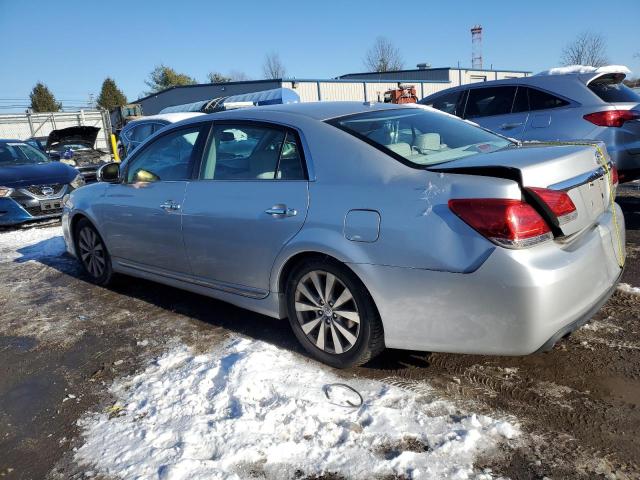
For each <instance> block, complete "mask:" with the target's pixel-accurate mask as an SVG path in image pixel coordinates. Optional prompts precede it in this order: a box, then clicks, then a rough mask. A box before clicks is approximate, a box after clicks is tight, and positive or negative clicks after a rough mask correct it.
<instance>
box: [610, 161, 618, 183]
mask: <svg viewBox="0 0 640 480" xmlns="http://www.w3.org/2000/svg"><path fill="white" fill-rule="evenodd" d="M609 171H610V172H611V183H613V184H614V185H618V183H620V178H619V177H618V168H617V167H616V166H615V165H611V169H610V170H609Z"/></svg>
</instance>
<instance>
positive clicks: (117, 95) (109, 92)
mask: <svg viewBox="0 0 640 480" xmlns="http://www.w3.org/2000/svg"><path fill="white" fill-rule="evenodd" d="M126 103H127V97H125V95H124V93H122V90H120V89H119V88H118V86H117V85H116V82H115V81H114V80H113V78H111V77H107V78H105V79H104V82H102V89H101V90H100V96H98V106H99V107H101V108H104V109H105V110H108V111H111V110H112V109H113V108H114V107H119V106H121V105H125V104H126Z"/></svg>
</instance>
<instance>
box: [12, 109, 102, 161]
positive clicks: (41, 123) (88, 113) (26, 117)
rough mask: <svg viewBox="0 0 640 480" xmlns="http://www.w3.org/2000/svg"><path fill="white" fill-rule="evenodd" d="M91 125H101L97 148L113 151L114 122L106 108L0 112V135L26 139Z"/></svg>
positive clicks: (99, 126)
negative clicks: (110, 138)
mask: <svg viewBox="0 0 640 480" xmlns="http://www.w3.org/2000/svg"><path fill="white" fill-rule="evenodd" d="M75 126H89V127H98V128H100V132H98V138H97V140H96V145H95V147H96V148H99V149H101V150H105V151H110V150H111V143H110V140H109V135H110V134H111V123H110V118H109V113H108V112H107V111H106V110H80V111H79V112H56V113H3V114H0V138H4V139H17V140H26V139H28V138H31V137H47V136H48V135H49V133H51V131H52V130H59V129H61V128H67V127H75Z"/></svg>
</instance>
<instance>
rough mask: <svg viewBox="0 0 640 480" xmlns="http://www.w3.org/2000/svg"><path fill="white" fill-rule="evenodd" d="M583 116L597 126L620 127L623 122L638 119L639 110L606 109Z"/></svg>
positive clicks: (639, 115)
mask: <svg viewBox="0 0 640 480" xmlns="http://www.w3.org/2000/svg"><path fill="white" fill-rule="evenodd" d="M583 118H584V119H585V120H588V121H589V122H591V123H593V124H595V125H598V126H599V127H621V126H622V125H624V122H628V121H630V120H638V119H640V111H638V110H606V111H604V112H595V113H589V114H587V115H585V116H584V117H583Z"/></svg>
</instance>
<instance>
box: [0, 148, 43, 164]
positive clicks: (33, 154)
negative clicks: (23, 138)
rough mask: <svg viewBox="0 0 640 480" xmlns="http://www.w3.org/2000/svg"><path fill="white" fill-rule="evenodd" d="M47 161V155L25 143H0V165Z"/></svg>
mask: <svg viewBox="0 0 640 480" xmlns="http://www.w3.org/2000/svg"><path fill="white" fill-rule="evenodd" d="M49 161H50V160H49V157H47V156H46V155H45V154H43V153H42V152H41V151H40V150H36V149H35V148H33V147H32V146H31V145H27V144H26V143H22V142H6V143H0V167H8V166H12V165H28V164H34V163H47V162H49Z"/></svg>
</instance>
